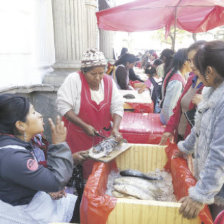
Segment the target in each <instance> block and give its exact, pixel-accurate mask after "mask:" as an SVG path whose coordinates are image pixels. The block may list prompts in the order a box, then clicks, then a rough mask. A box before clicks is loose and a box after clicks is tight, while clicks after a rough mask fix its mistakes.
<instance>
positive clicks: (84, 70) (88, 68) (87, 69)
mask: <svg viewBox="0 0 224 224" xmlns="http://www.w3.org/2000/svg"><path fill="white" fill-rule="evenodd" d="M96 67H104V68H105V67H106V66H104V65H97V66H92V67H86V68H81V69H80V70H81V72H82V73H83V74H85V73H87V72H89V71H91V70H92V69H94V68H96Z"/></svg>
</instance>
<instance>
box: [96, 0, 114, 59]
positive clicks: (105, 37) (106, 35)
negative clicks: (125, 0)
mask: <svg viewBox="0 0 224 224" xmlns="http://www.w3.org/2000/svg"><path fill="white" fill-rule="evenodd" d="M112 3H114V1H113V0H112V1H110V2H109V1H107V0H99V10H100V11H101V10H104V9H108V8H110V5H111V4H112ZM99 35H100V37H99V39H100V40H99V45H100V50H101V51H102V52H103V53H104V55H105V57H106V58H107V59H113V45H114V32H113V31H107V30H103V29H100V34H99Z"/></svg>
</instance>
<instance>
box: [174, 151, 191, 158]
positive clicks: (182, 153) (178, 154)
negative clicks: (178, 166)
mask: <svg viewBox="0 0 224 224" xmlns="http://www.w3.org/2000/svg"><path fill="white" fill-rule="evenodd" d="M176 158H183V159H186V158H187V154H185V153H184V152H181V151H176V152H174V154H173V157H172V159H176Z"/></svg>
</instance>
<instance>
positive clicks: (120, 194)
mask: <svg viewBox="0 0 224 224" xmlns="http://www.w3.org/2000/svg"><path fill="white" fill-rule="evenodd" d="M112 195H113V196H114V197H116V198H130V199H137V198H136V197H133V196H130V195H128V194H122V193H121V192H118V191H112Z"/></svg>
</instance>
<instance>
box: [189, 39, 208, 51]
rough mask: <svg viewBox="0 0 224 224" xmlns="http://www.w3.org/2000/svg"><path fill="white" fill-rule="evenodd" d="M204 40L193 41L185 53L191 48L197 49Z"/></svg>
mask: <svg viewBox="0 0 224 224" xmlns="http://www.w3.org/2000/svg"><path fill="white" fill-rule="evenodd" d="M205 43H206V41H205V40H198V41H196V42H194V43H193V44H192V45H191V46H190V47H189V48H188V49H187V53H189V52H190V51H192V50H196V51H197V50H198V49H199V48H200V47H201V46H203V45H205Z"/></svg>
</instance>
